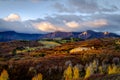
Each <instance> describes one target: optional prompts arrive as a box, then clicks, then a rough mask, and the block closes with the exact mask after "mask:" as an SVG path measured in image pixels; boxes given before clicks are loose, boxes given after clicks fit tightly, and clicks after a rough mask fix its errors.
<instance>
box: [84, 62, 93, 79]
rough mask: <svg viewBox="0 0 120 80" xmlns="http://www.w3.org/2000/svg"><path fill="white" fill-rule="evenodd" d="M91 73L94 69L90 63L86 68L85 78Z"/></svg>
mask: <svg viewBox="0 0 120 80" xmlns="http://www.w3.org/2000/svg"><path fill="white" fill-rule="evenodd" d="M92 74H94V70H93V65H92V64H90V65H89V66H88V67H87V68H86V75H85V78H88V77H90V76H91V75H92Z"/></svg>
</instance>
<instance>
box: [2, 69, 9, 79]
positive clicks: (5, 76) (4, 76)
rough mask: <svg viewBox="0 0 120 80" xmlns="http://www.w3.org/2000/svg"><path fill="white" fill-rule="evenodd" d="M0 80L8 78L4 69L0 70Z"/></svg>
mask: <svg viewBox="0 0 120 80" xmlns="http://www.w3.org/2000/svg"><path fill="white" fill-rule="evenodd" d="M0 80H9V74H8V72H7V71H6V70H5V69H4V70H3V71H2V72H1V75H0Z"/></svg>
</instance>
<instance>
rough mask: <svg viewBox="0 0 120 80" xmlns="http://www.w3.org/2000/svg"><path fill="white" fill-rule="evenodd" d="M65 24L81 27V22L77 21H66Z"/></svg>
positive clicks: (71, 26)
mask: <svg viewBox="0 0 120 80" xmlns="http://www.w3.org/2000/svg"><path fill="white" fill-rule="evenodd" d="M65 25H66V26H68V27H70V28H77V27H79V26H80V25H79V23H77V22H75V21H71V22H65Z"/></svg>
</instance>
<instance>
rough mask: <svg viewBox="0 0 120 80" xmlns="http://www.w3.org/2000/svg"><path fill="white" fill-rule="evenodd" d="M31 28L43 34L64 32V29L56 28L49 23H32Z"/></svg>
mask: <svg viewBox="0 0 120 80" xmlns="http://www.w3.org/2000/svg"><path fill="white" fill-rule="evenodd" d="M33 26H35V27H36V28H37V29H39V30H41V31H43V32H54V31H65V30H64V29H62V28H60V27H57V26H55V25H53V24H51V23H49V22H40V23H33Z"/></svg>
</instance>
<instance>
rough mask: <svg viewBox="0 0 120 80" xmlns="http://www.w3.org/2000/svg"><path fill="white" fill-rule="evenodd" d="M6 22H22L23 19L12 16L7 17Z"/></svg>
mask: <svg viewBox="0 0 120 80" xmlns="http://www.w3.org/2000/svg"><path fill="white" fill-rule="evenodd" d="M4 20H6V21H20V20H21V18H20V16H19V15H17V14H10V15H9V16H7V17H5V18H4Z"/></svg>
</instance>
